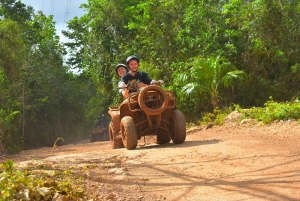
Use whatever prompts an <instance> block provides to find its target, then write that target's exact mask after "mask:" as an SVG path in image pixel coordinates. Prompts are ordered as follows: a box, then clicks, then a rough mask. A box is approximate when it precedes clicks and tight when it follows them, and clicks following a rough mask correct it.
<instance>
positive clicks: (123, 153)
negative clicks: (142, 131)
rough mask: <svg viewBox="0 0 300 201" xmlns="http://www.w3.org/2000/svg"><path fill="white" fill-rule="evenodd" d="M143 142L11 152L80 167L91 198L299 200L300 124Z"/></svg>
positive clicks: (220, 129)
mask: <svg viewBox="0 0 300 201" xmlns="http://www.w3.org/2000/svg"><path fill="white" fill-rule="evenodd" d="M144 144H145V142H144V141H143V140H140V141H139V146H138V147H137V148H136V149H135V150H126V149H116V150H112V149H111V148H110V143H109V142H108V141H106V142H95V143H89V141H88V140H86V141H82V142H80V143H78V144H74V145H65V146H60V147H55V148H54V149H53V148H42V149H38V150H28V151H24V152H22V153H20V154H17V155H14V156H11V157H12V159H13V160H14V161H15V162H17V164H18V165H19V166H25V165H26V164H28V163H31V164H32V163H44V164H51V165H59V166H60V167H65V168H69V167H71V166H73V167H76V169H77V170H78V171H79V172H80V171H81V173H82V174H85V176H86V186H87V189H86V190H87V191H88V192H89V194H90V196H91V197H92V198H93V199H91V200H112V201H117V200H122V201H123V200H124V201H127V200H128V201H129V200H145V201H148V200H157V201H158V200H172V201H198V200H199V201H200V200H201V201H206V200H207V201H217V200H222V201H223V200H235V201H237V200H239V201H242V200H243V201H244V200H251V201H252V200H256V201H260V200H262V201H265V200H268V201H283V200H288V201H291V200H295V201H296V200H300V125H299V123H298V122H296V121H288V122H276V123H272V124H271V125H267V126H265V125H260V124H244V125H237V124H226V125H225V126H216V127H213V128H211V129H206V130H204V129H201V128H199V129H197V128H196V129H194V131H190V132H188V133H187V138H186V141H185V142H184V143H183V144H180V145H175V144H173V143H172V142H171V143H169V144H165V145H155V144H152V139H151V137H150V138H147V139H146V146H143V145H144ZM32 159H35V160H32ZM82 167H91V168H85V169H83V168H82Z"/></svg>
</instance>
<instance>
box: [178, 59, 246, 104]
mask: <svg viewBox="0 0 300 201" xmlns="http://www.w3.org/2000/svg"><path fill="white" fill-rule="evenodd" d="M245 75H246V74H245V72H244V71H241V70H237V69H236V67H235V66H234V65H232V64H231V63H230V62H229V61H228V60H227V59H226V58H224V57H221V56H217V57H209V58H202V57H200V58H195V59H194V60H193V61H192V62H190V63H188V66H187V67H186V69H185V72H181V73H180V74H177V76H176V77H175V83H178V84H179V85H181V86H183V87H182V90H181V91H179V95H180V96H181V98H182V97H183V96H184V95H188V96H189V95H196V96H199V97H200V96H202V95H204V96H207V97H209V98H210V101H211V104H212V105H213V107H214V108H216V107H218V106H219V104H220V103H219V88H220V85H221V84H223V86H224V87H230V86H233V85H234V84H235V82H237V81H241V80H242V79H243V78H244V77H245Z"/></svg>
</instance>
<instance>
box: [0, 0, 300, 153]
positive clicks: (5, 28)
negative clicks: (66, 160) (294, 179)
mask: <svg viewBox="0 0 300 201" xmlns="http://www.w3.org/2000/svg"><path fill="white" fill-rule="evenodd" d="M299 8H300V3H299V2H298V1H287V0H282V1H265V0H255V1H244V0H235V1H212V0H207V1H193V2H191V1H189V0H180V1H179V0H172V1H157V0H149V1H146V2H145V1H137V0H127V1H123V0H119V1H111V0H89V1H88V2H87V3H85V4H83V5H82V9H85V11H86V14H85V15H83V16H82V17H80V18H79V17H75V18H73V19H71V20H69V21H68V22H67V26H66V27H67V28H66V30H64V31H63V35H64V37H65V38H68V39H69V41H68V42H66V43H62V42H61V41H60V40H59V36H58V35H57V34H56V30H55V23H56V22H54V21H53V16H46V15H44V14H43V12H42V11H34V10H33V8H32V7H29V6H27V5H25V4H24V3H22V1H17V0H0V130H1V131H0V133H3V134H1V138H0V139H1V144H3V146H4V148H5V150H6V151H7V152H8V153H16V152H18V151H20V150H24V149H29V148H35V147H42V146H53V144H54V143H55V141H56V140H57V139H58V138H62V139H64V143H66V144H67V143H71V142H72V141H76V140H80V139H86V138H88V136H89V134H90V132H91V129H92V127H93V125H94V123H95V121H96V118H97V116H98V115H99V114H102V113H104V114H107V110H108V107H109V106H111V105H118V104H119V103H120V102H121V101H122V98H121V97H120V96H119V95H118V90H117V87H116V86H117V82H118V79H119V78H117V76H116V75H115V73H114V67H115V65H116V64H118V63H124V62H125V59H126V58H127V57H128V56H129V55H136V56H138V57H139V58H140V61H141V62H140V69H141V70H143V71H146V72H148V74H149V75H150V76H151V77H152V78H154V79H162V80H164V81H165V85H164V86H163V88H165V89H169V90H172V91H173V92H174V93H175V96H176V98H177V107H178V109H179V110H180V111H182V112H183V113H184V114H185V116H186V118H187V119H188V120H189V121H191V122H196V121H203V122H205V121H206V122H208V121H211V120H213V121H216V122H220V123H221V122H222V118H223V116H225V113H228V112H230V111H234V110H238V111H240V112H243V114H244V117H245V118H254V119H256V120H257V121H263V122H265V123H268V122H270V121H273V120H274V119H276V118H277V119H282V120H287V119H290V118H295V119H299V117H298V116H297V115H298V102H297V101H298V99H297V97H298V98H299V96H300V85H299V80H300V58H299V55H300V43H298V41H299V40H300V18H299V16H300V9H299ZM120 11H122V12H120ZM275 22H276V23H275ZM269 97H272V99H269ZM242 109H243V110H242ZM107 116H108V115H107ZM107 118H108V119H107V120H108V121H109V117H107ZM1 152H2V151H1Z"/></svg>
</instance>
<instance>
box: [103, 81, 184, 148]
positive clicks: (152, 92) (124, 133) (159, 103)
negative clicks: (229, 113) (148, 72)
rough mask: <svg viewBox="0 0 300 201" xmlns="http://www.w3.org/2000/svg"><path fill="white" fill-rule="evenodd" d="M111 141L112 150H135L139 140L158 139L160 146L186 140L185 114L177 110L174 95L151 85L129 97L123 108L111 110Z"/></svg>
mask: <svg viewBox="0 0 300 201" xmlns="http://www.w3.org/2000/svg"><path fill="white" fill-rule="evenodd" d="M108 113H109V114H110V116H111V119H112V120H111V122H110V123H109V138H110V143H111V147H112V148H113V149H117V148H123V147H125V148H126V149H128V150H131V149H135V148H136V147H137V144H138V140H139V139H141V137H143V136H144V137H145V136H150V135H153V136H156V143H157V144H166V143H169V142H170V141H171V140H172V141H173V143H174V144H181V143H183V142H184V141H185V138H186V125H185V117H184V115H183V114H182V113H181V112H180V111H179V110H177V109H176V102H175V96H174V94H173V92H171V91H169V90H164V89H162V88H161V87H160V86H157V85H149V86H146V87H143V88H141V89H139V90H138V91H136V92H132V93H130V94H129V96H128V98H127V99H125V100H124V101H123V102H122V103H121V105H120V106H117V107H110V108H109V111H108Z"/></svg>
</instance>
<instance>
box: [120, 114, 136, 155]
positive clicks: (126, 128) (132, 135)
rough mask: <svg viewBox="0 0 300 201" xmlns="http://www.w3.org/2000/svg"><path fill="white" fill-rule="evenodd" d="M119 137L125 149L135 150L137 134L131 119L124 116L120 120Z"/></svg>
mask: <svg viewBox="0 0 300 201" xmlns="http://www.w3.org/2000/svg"><path fill="white" fill-rule="evenodd" d="M120 126H121V135H122V140H123V144H124V146H125V148H126V149H128V150H130V149H135V148H136V146H137V143H138V137H137V132H136V128H135V124H134V121H133V119H132V117H130V116H125V117H123V118H122V120H121V125H120Z"/></svg>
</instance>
